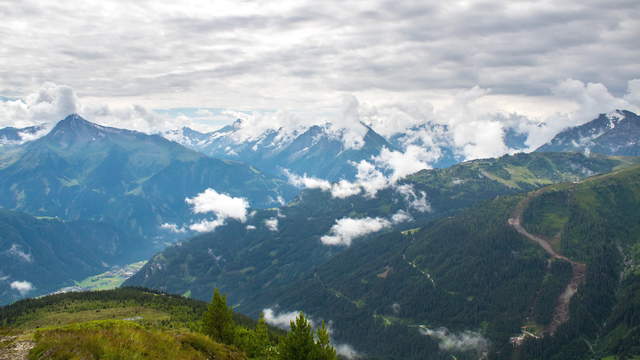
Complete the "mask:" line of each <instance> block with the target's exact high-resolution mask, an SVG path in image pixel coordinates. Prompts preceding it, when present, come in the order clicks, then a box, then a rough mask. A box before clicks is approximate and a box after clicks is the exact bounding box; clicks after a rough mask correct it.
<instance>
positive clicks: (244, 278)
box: [125, 153, 633, 358]
mask: <svg viewBox="0 0 640 360" xmlns="http://www.w3.org/2000/svg"><path fill="white" fill-rule="evenodd" d="M632 162H633V159H621V158H618V159H613V158H606V157H592V158H588V157H585V156H583V155H581V154H553V153H546V154H542V153H537V154H519V155H515V156H505V157H502V158H500V159H494V160H477V161H472V162H468V163H463V164H460V165H457V166H453V167H451V168H449V169H436V170H424V171H421V172H419V173H417V174H415V175H413V176H410V177H408V178H407V179H406V180H405V182H404V184H410V185H412V186H413V188H414V190H415V191H416V192H417V193H419V192H421V191H424V192H425V193H426V196H427V199H428V201H429V204H430V206H431V210H432V211H431V212H424V213H419V212H416V211H412V212H411V215H412V216H413V217H414V221H413V222H409V223H404V224H400V225H398V226H397V227H395V228H394V229H391V230H388V231H386V234H382V235H381V234H373V235H371V236H368V237H365V238H362V239H356V241H355V242H354V245H352V246H351V248H345V247H330V246H326V245H323V244H322V243H321V242H320V240H319V239H320V237H321V236H322V235H325V234H327V233H328V231H329V229H330V228H331V226H332V225H333V224H334V222H335V220H336V219H339V218H342V217H352V218H362V217H365V216H368V217H389V216H391V215H392V214H394V213H395V212H396V211H398V210H401V209H406V208H407V205H406V203H405V201H404V200H403V198H402V196H401V195H400V194H399V193H398V192H396V191H394V190H392V189H387V190H383V191H381V192H380V193H378V196H377V197H376V198H375V199H367V198H364V197H359V196H357V197H350V198H346V199H332V198H331V197H330V196H329V194H327V193H323V192H321V191H318V190H310V191H305V192H303V194H302V195H301V196H300V197H299V199H298V200H297V201H295V202H293V203H291V204H289V206H286V207H283V208H281V209H279V210H276V209H274V210H263V211H258V212H257V213H256V215H254V216H253V218H252V219H250V220H248V222H247V223H246V224H240V223H230V224H229V225H227V226H226V227H222V228H218V229H216V231H215V232H214V233H211V234H205V235H201V236H199V237H196V238H193V239H191V240H189V241H185V242H182V243H181V244H179V245H178V246H173V247H170V248H168V249H167V250H165V251H163V252H162V253H159V254H157V255H156V256H154V257H153V258H152V259H151V260H150V261H149V263H147V265H145V267H143V269H142V270H141V271H140V272H139V273H137V274H136V275H135V276H133V277H132V278H130V279H129V280H127V282H126V283H125V284H127V285H139V286H145V287H151V288H157V289H162V290H164V291H171V292H175V293H188V294H190V295H191V296H193V297H195V298H202V299H204V298H206V297H207V296H208V289H210V288H212V287H219V288H221V289H222V290H223V291H224V292H226V293H228V294H229V298H230V300H231V301H232V303H234V304H237V305H238V309H240V310H241V311H243V312H246V313H248V314H252V315H257V314H258V313H259V312H260V311H262V309H264V308H266V307H271V306H274V305H276V304H279V305H281V306H283V305H284V306H286V307H285V308H286V309H288V310H297V309H301V310H304V311H306V312H309V313H310V314H312V315H315V316H319V317H320V318H324V319H331V320H334V321H335V322H336V324H337V325H336V328H335V331H336V335H337V336H338V337H339V339H341V340H342V341H346V342H348V343H353V344H359V345H360V346H362V347H363V348H366V349H369V351H371V352H373V353H379V354H387V355H388V354H394V353H395V350H390V347H391V348H393V349H398V350H397V351H398V354H402V356H409V355H410V354H414V355H412V356H416V357H415V358H420V356H422V355H424V354H425V353H427V354H433V353H434V349H435V352H436V353H437V349H438V343H437V342H436V341H430V340H429V338H425V336H423V335H420V333H419V331H418V330H416V329H417V328H416V326H420V325H425V326H426V325H428V326H435V327H438V326H445V325H446V326H454V329H461V330H466V329H467V326H471V328H470V329H474V330H479V329H484V331H488V332H489V333H490V334H491V336H490V337H491V338H495V339H499V340H500V341H505V339H507V340H508V338H509V337H510V336H511V335H513V334H514V332H516V331H517V330H518V329H519V326H520V320H522V319H523V318H524V315H523V314H522V312H524V313H526V312H527V311H528V310H527V309H528V308H529V307H530V306H531V305H530V304H529V303H527V301H528V299H529V298H530V297H533V296H535V294H536V290H535V289H533V288H531V287H530V285H529V284H530V283H531V282H533V283H536V282H538V283H541V282H542V281H543V280H544V279H545V278H548V280H547V281H548V282H549V284H558V283H562V281H563V279H566V275H567V273H566V271H567V269H566V268H565V267H563V266H561V265H557V266H554V267H553V271H552V273H551V275H549V276H547V275H546V273H545V268H546V258H545V255H544V252H543V251H541V250H539V249H538V248H536V247H535V246H533V245H532V244H530V243H529V242H527V241H525V240H524V239H521V237H520V236H519V235H518V234H517V233H515V231H512V230H510V228H509V227H508V226H507V224H506V218H507V217H508V214H509V213H510V211H511V209H512V208H513V207H514V206H515V204H516V203H517V202H518V201H519V199H520V198H518V197H515V198H505V199H499V200H495V202H490V203H489V204H490V207H488V208H487V205H486V204H484V205H482V206H481V207H480V208H479V209H476V210H474V211H476V212H478V211H481V212H480V213H474V212H471V213H470V212H464V213H463V214H462V215H459V217H456V218H447V216H452V215H455V214H456V213H457V212H459V211H460V210H461V209H463V208H465V207H468V206H471V205H474V204H478V203H481V202H483V201H487V200H489V199H494V198H495V197H496V196H500V195H508V194H517V193H520V192H522V191H529V190H535V189H538V188H540V187H541V186H544V185H547V184H552V183H557V182H563V181H576V180H579V179H583V178H584V177H586V176H590V175H594V174H597V173H605V172H609V171H611V170H614V169H616V168H619V167H624V166H628V165H629V164H630V163H632ZM319 204H321V206H319ZM465 214H466V215H465ZM270 218H277V219H278V231H277V232H273V231H270V230H269V229H267V228H266V227H265V225H264V221H265V220H266V219H270ZM442 218H445V219H444V220H441V222H437V223H432V221H434V220H437V219H442ZM247 225H250V226H255V229H247V228H246V226H247ZM417 228H420V229H421V230H419V231H416V229H417ZM405 230H406V231H405ZM405 234H406V235H405ZM453 234H456V236H455V237H452V236H453ZM426 236H428V238H429V239H431V238H433V239H434V240H429V241H426V240H425V241H419V240H414V239H424V238H425V237H426ZM440 239H441V240H440ZM436 240H437V241H436ZM414 242H415V244H414ZM503 243H507V244H508V246H503V245H502V244H503ZM480 244H481V245H480ZM498 244H500V245H499V246H498ZM461 248H463V249H465V250H464V251H463V252H460V249H461ZM512 253H515V254H518V255H517V256H515V255H512ZM403 255H404V257H403ZM461 264H463V265H461ZM487 264H488V265H492V266H493V265H494V264H500V266H501V269H502V270H501V271H504V272H498V273H495V272H494V271H493V267H489V268H486V266H487ZM432 274H437V275H438V276H435V275H432ZM350 276H353V277H350ZM438 277H440V278H441V279H438ZM549 277H550V278H549ZM470 278H477V281H474V282H473V283H472V284H470V283H469V282H468V281H469V279H470ZM556 278H557V279H556ZM506 279H513V283H511V282H506V281H505V280H506ZM431 280H434V282H435V284H436V285H437V284H438V283H440V281H443V283H444V284H446V285H444V286H443V287H440V286H438V287H437V288H436V287H434V284H433V283H432V282H431ZM334 282H335V283H334ZM487 282H489V284H492V285H493V284H495V286H498V288H493V287H487ZM334 284H335V286H333V285H334ZM385 284H386V285H385ZM560 288H561V286H558V285H555V288H554V289H556V290H558V291H559V289H560ZM556 290H549V291H551V292H553V291H556ZM396 293H401V294H403V296H401V297H399V298H397V299H393V301H392V299H390V298H389V296H390V295H389V294H396ZM512 293H514V294H515V295H511V294H512ZM497 294H499V296H497ZM513 296H516V297H517V298H516V299H515V300H513V301H511V300H510V298H511V297H513ZM541 296H543V295H541ZM544 296H546V298H547V299H549V298H550V299H553V294H551V295H544ZM403 299H404V300H403ZM518 299H519V300H518ZM396 301H399V303H398V304H399V305H400V308H403V306H407V307H408V308H409V309H411V308H412V307H414V306H415V307H416V308H418V309H421V310H420V311H419V312H418V313H415V314H414V313H413V310H411V311H409V312H408V313H407V314H404V313H402V312H401V313H400V314H401V315H398V314H395V313H394V312H392V305H393V304H394V303H395V302H396ZM405 301H406V302H407V303H406V304H404V302H405ZM403 304H404V305H403ZM467 306H470V308H466V307H467ZM543 307H544V306H542V305H539V306H538V308H543ZM542 312H543V311H541V314H540V315H536V316H538V317H540V318H544V317H545V316H548V314H542ZM497 313H500V315H499V316H498V318H499V320H495V315H496V314H497ZM341 324H342V325H341ZM376 324H386V325H384V326H382V327H380V326H376ZM362 329H367V330H366V331H363V330H362ZM387 335H388V336H390V338H393V341H381V340H380V339H382V338H383V337H384V336H387ZM425 349H426V350H425ZM425 351H426V352H425ZM421 354H422V355H421ZM442 356H443V358H447V357H446V355H442ZM399 358H406V357H399Z"/></svg>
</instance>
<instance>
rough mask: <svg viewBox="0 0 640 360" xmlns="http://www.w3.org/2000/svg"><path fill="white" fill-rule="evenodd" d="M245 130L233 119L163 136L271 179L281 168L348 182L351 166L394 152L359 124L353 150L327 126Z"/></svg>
mask: <svg viewBox="0 0 640 360" xmlns="http://www.w3.org/2000/svg"><path fill="white" fill-rule="evenodd" d="M246 126H247V125H245V124H244V123H243V121H242V120H240V119H238V120H236V121H235V122H234V123H233V124H231V125H228V126H225V127H223V128H221V129H219V130H216V131H214V132H211V133H200V132H197V131H195V130H193V129H190V128H187V127H185V128H182V129H180V130H174V131H169V132H166V133H164V136H165V137H166V138H167V139H170V140H173V141H176V142H178V143H180V144H182V145H184V146H187V147H189V148H192V149H194V150H197V151H200V152H202V153H204V154H206V155H209V156H211V157H215V158H220V159H228V160H237V161H241V162H244V163H247V164H252V165H253V166H256V167H257V168H259V169H260V170H263V171H265V172H267V173H270V174H273V175H279V174H282V170H283V169H287V170H290V171H292V172H294V173H297V174H307V175H309V176H313V177H319V178H322V179H325V180H329V181H338V180H340V179H350V180H353V179H354V178H355V174H356V170H355V167H354V166H353V165H352V163H354V162H355V163H357V162H360V161H361V160H370V159H371V158H372V157H373V156H377V155H378V154H379V153H380V150H382V149H383V148H387V149H396V147H395V146H394V145H392V144H390V143H389V142H388V141H387V140H386V139H385V138H383V137H382V136H380V135H379V134H378V133H376V132H375V131H374V130H373V129H371V128H370V127H368V126H366V125H364V124H360V126H362V131H363V132H364V136H363V143H362V146H361V147H357V148H350V147H347V146H345V144H344V142H343V140H342V138H341V133H340V132H341V131H345V130H341V131H335V130H333V129H332V128H331V126H330V124H327V125H325V126H318V125H314V126H311V127H308V128H306V129H305V128H303V129H302V130H294V131H291V132H288V131H286V129H284V128H280V129H277V130H273V129H269V130H266V131H265V132H263V133H260V134H258V135H253V136H247V135H245V134H244V133H243V132H244V130H245V127H246Z"/></svg>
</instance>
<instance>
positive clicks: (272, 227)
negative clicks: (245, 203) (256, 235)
mask: <svg viewBox="0 0 640 360" xmlns="http://www.w3.org/2000/svg"><path fill="white" fill-rule="evenodd" d="M264 225H265V226H266V227H267V229H269V231H278V218H270V219H266V220H265V221H264Z"/></svg>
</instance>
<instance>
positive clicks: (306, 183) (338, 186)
mask: <svg viewBox="0 0 640 360" xmlns="http://www.w3.org/2000/svg"><path fill="white" fill-rule="evenodd" d="M284 172H285V175H286V176H287V177H288V179H289V183H290V184H292V185H294V186H297V187H301V188H306V189H320V190H322V191H330V192H331V196H332V197H334V198H340V199H343V198H347V197H349V196H354V195H358V194H359V193H360V192H362V188H361V187H360V184H359V183H352V182H349V181H347V180H340V181H338V182H337V183H334V184H332V183H330V182H329V181H327V180H323V179H318V178H315V177H310V176H307V175H306V174H305V175H303V176H299V175H296V174H294V173H292V172H290V171H288V170H286V169H285V171H284Z"/></svg>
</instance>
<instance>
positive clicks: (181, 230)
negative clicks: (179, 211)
mask: <svg viewBox="0 0 640 360" xmlns="http://www.w3.org/2000/svg"><path fill="white" fill-rule="evenodd" d="M160 228H161V229H164V230H168V231H171V232H172V233H184V232H186V231H187V230H186V229H185V228H183V227H178V225H176V224H170V223H164V224H162V225H160Z"/></svg>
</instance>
